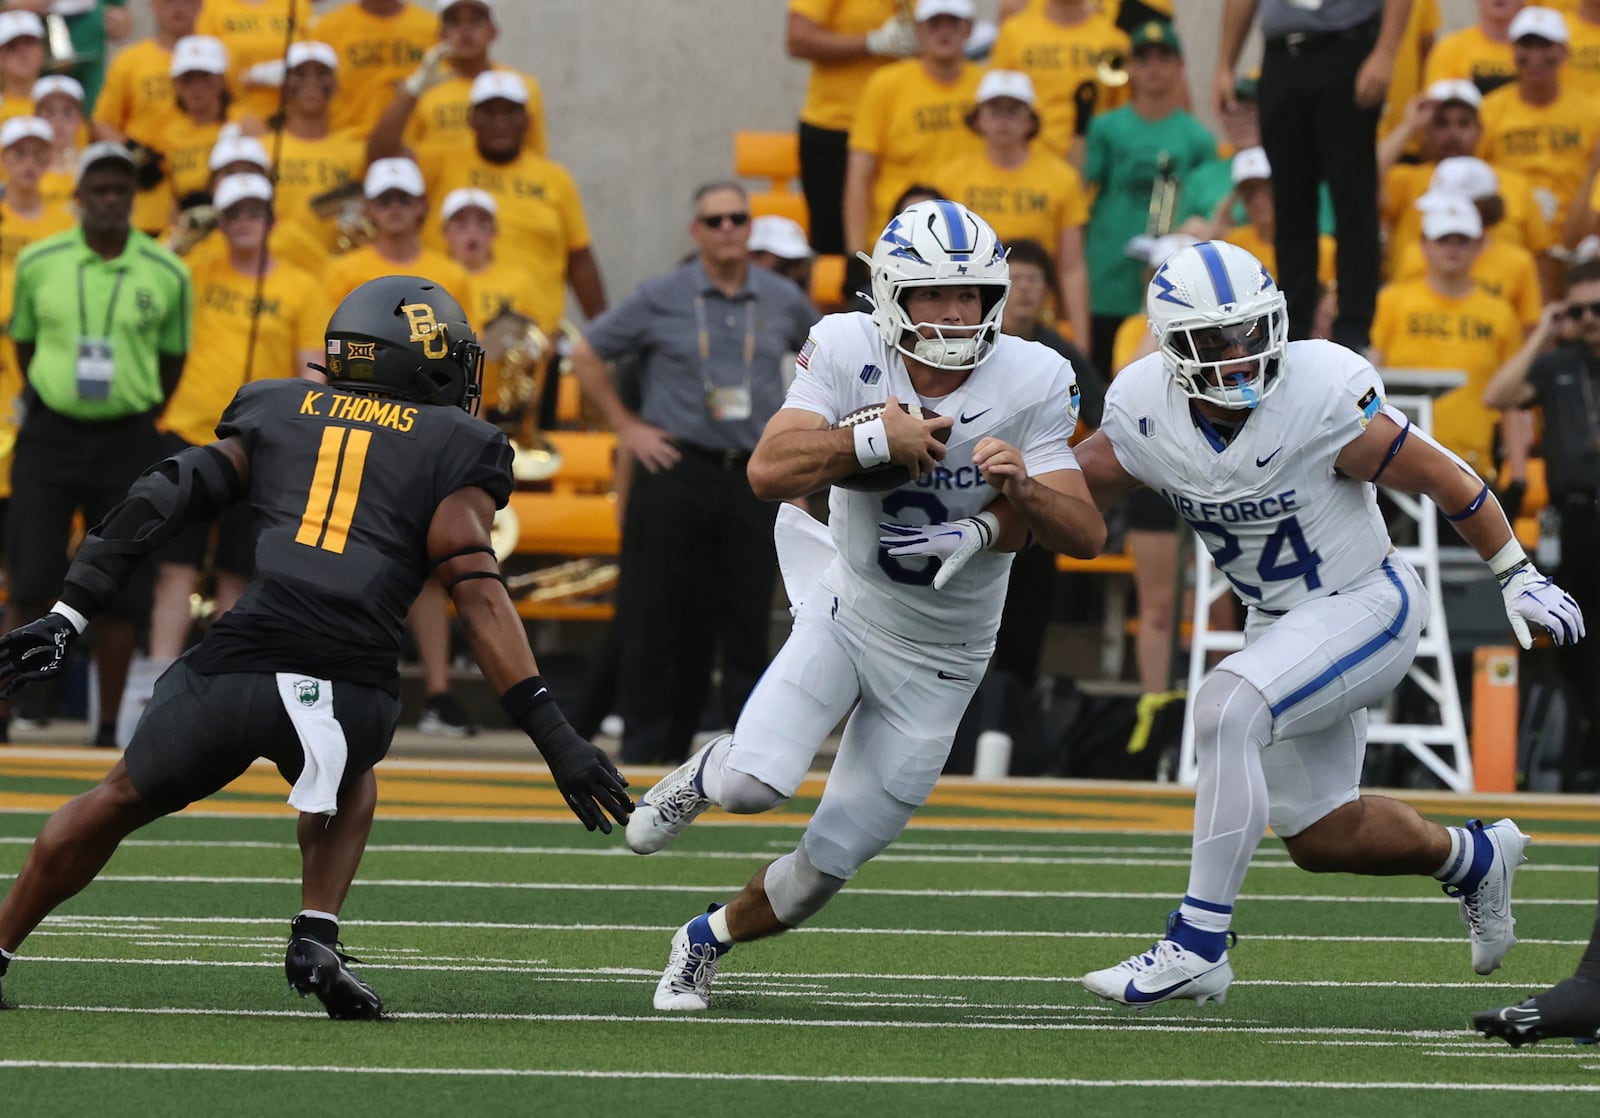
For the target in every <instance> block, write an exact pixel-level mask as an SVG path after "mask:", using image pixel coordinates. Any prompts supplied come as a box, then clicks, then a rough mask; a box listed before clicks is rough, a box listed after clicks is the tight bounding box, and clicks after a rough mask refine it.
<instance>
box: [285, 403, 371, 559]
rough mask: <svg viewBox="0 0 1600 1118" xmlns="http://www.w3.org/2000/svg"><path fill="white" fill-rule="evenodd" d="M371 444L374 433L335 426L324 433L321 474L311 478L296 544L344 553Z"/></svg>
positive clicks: (319, 467)
mask: <svg viewBox="0 0 1600 1118" xmlns="http://www.w3.org/2000/svg"><path fill="white" fill-rule="evenodd" d="M371 444H372V432H371V431H363V430H355V429H352V428H349V427H334V426H331V425H330V426H328V427H324V428H323V429H322V445H321V446H320V447H319V448H318V449H317V470H316V473H315V474H313V475H312V477H311V492H310V493H308V494H306V508H305V512H303V513H301V514H300V530H299V531H298V532H296V533H295V536H294V542H295V543H301V544H305V545H306V546H307V547H320V548H321V549H322V550H324V551H332V552H334V553H335V554H340V555H342V554H343V553H344V545H345V542H346V540H347V539H348V538H349V535H350V521H351V520H352V519H353V518H354V517H355V514H356V501H357V500H358V499H360V496H361V474H362V472H363V471H364V470H365V469H366V465H367V448H368V447H369V446H370V445H371Z"/></svg>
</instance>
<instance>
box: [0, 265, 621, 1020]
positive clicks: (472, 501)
mask: <svg viewBox="0 0 1600 1118" xmlns="http://www.w3.org/2000/svg"><path fill="white" fill-rule="evenodd" d="M482 362H483V352H482V350H481V349H479V348H478V345H477V341H476V339H475V337H474V335H473V333H472V330H471V328H470V327H469V326H468V324H467V320H466V315H465V313H464V312H463V311H462V309H461V307H460V305H459V304H458V303H457V302H456V301H455V300H454V299H452V298H451V297H450V296H449V295H448V294H447V293H446V292H445V291H444V290H443V289H442V288H439V287H437V286H435V285H434V284H432V283H431V282H429V281H427V280H423V279H419V278H417V277H415V276H387V277H384V278H382V279H377V280H373V281H372V282H371V283H368V284H365V285H363V286H362V287H359V288H357V289H356V290H355V291H353V292H352V293H351V294H350V295H349V296H348V297H347V298H346V299H345V300H344V302H342V303H341V304H340V305H339V307H338V309H337V310H336V311H335V312H334V314H333V318H332V319H331V320H330V321H329V323H328V330H327V366H326V368H325V369H324V370H323V371H324V372H325V373H326V374H327V378H328V380H327V384H325V385H324V384H320V383H314V382H311V381H308V380H266V381H256V382H254V383H251V384H247V385H245V386H244V387H243V388H242V389H240V390H239V394H238V395H237V396H235V397H234V400H233V402H232V403H231V404H230V405H229V406H228V410H227V412H226V413H225V414H224V415H223V417H222V422H221V423H220V424H218V426H217V434H218V436H219V441H217V442H214V443H212V444H210V445H209V446H204V447H192V448H190V449H188V450H185V451H183V452H181V453H179V454H177V455H174V456H173V457H171V458H168V459H166V460H165V461H163V462H160V463H158V464H157V465H156V466H154V467H152V468H151V469H150V470H149V471H147V472H146V473H145V474H144V475H143V476H142V477H141V478H140V479H139V480H138V481H137V482H135V483H134V485H133V487H132V488H131V489H130V490H129V491H128V496H127V498H126V499H125V500H124V501H123V502H122V504H120V505H118V506H117V507H116V508H115V509H113V510H112V511H111V512H110V513H109V514H108V515H107V516H106V518H105V520H103V521H102V522H101V523H100V524H98V525H97V526H96V527H95V528H94V529H93V530H92V531H91V532H90V534H89V535H88V536H87V537H86V538H85V540H84V542H83V544H82V546H81V547H80V548H79V549H78V554H77V557H76V559H74V561H73V563H72V567H71V569H70V570H69V571H68V572H67V577H66V585H65V587H64V588H63V590H62V592H61V600H60V601H59V602H58V603H56V606H55V608H54V609H53V610H51V612H50V613H48V614H47V615H46V616H45V617H43V618H42V619H40V620H38V621H35V622H33V623H32V624H30V625H26V626H23V627H22V628H19V629H17V630H15V631H14V632H11V633H9V634H7V635H6V636H4V637H0V697H3V696H6V695H10V694H11V693H12V692H13V691H15V690H16V689H17V688H18V687H20V686H21V685H23V684H24V683H27V682H29V681H32V680H37V679H46V678H49V677H50V676H53V675H55V674H57V673H58V672H59V671H60V668H61V662H62V660H63V658H64V656H65V654H66V650H67V648H68V646H69V645H70V644H71V643H72V642H73V641H74V640H75V639H76V638H77V637H78V635H79V634H80V633H82V632H83V630H84V628H85V626H86V625H87V624H88V619H89V618H90V617H92V616H93V615H94V614H95V613H96V612H97V611H98V610H99V609H100V607H101V606H102V605H103V604H105V603H106V602H108V601H110V600H111V598H112V596H113V595H114V593H115V591H116V589H117V588H118V586H120V585H121V583H122V582H123V581H124V580H125V579H126V578H127V577H128V576H129V575H130V574H131V573H132V572H133V570H134V568H135V567H137V566H138V564H139V562H140V561H141V560H142V559H143V558H144V557H145V556H146V555H148V554H149V553H150V552H152V551H154V550H155V549H156V548H157V547H159V546H160V545H161V544H162V543H163V542H165V541H166V540H168V539H170V538H171V537H172V536H174V535H176V534H177V533H178V532H179V531H181V530H182V529H183V528H184V527H186V526H188V525H189V524H191V523H195V522H198V521H202V520H205V519H208V518H210V517H213V516H215V515H216V514H217V513H219V512H220V511H222V510H223V509H224V508H226V507H228V506H229V505H230V504H232V503H233V502H235V501H239V500H248V501H249V502H250V504H251V506H252V508H253V509H254V511H255V514H256V517H257V520H258V522H259V523H260V525H261V530H260V537H259V540H258V543H257V547H256V575H255V579H254V581H253V582H252V583H251V584H250V587H249V589H248V590H247V591H246V592H245V594H244V596H243V597H242V598H241V599H240V601H239V604H238V605H237V606H235V607H234V608H233V609H232V610H230V611H229V612H228V613H227V614H225V615H223V616H222V617H221V618H220V619H218V621H217V622H216V623H215V624H214V625H213V626H212V627H211V630H210V631H209V632H208V633H207V634H206V637H205V639H204V640H203V641H202V642H201V643H200V644H199V645H198V646H197V647H196V648H194V649H192V650H191V651H190V652H189V653H188V654H187V655H186V656H184V657H183V658H182V659H180V660H179V661H178V662H177V663H176V664H174V665H173V666H172V668H171V669H169V670H168V671H167V672H166V673H165V674H164V675H163V676H162V677H161V679H160V680H159V681H158V682H157V684H156V688H155V694H154V696H153V697H152V698H151V701H150V705H149V706H148V708H147V709H146V711H145V714H144V717H143V719H141V721H140V723H139V726H138V729H137V730H136V731H135V732H134V737H133V741H132V742H131V743H130V744H129V746H128V750H127V752H126V753H125V754H124V755H123V757H122V759H121V760H119V761H118V762H117V764H116V766H115V767H114V768H113V769H112V770H111V772H110V774H109V775H108V776H107V777H106V778H105V780H104V781H102V782H101V783H100V784H99V785H98V786H97V787H95V788H94V789H93V790H91V791H89V792H86V793H84V794H83V795H81V796H79V797H77V798H76V799H74V800H72V801H71V802H70V803H68V804H66V805H65V806H64V807H62V808H61V809H60V810H59V811H57V812H56V813H55V814H54V815H52V816H51V817H50V819H49V821H48V822H47V823H46V824H45V826H44V829H43V831H41V832H40V835H39V837H38V839H37V840H36V841H35V842H34V844H33V848H32V850H31V851H30V852H29V854H28V859H27V862H26V863H25V864H24V865H23V867H22V871H21V873H19V874H18V875H17V880H16V882H15V884H14V885H13V886H12V889H11V891H10V893H8V894H7V895H6V897H5V899H4V901H3V902H0V975H4V974H5V971H6V965H7V964H8V963H9V962H10V960H11V957H12V954H13V953H14V952H15V951H16V950H17V948H18V947H19V946H20V945H21V943H22V941H23V939H24V938H25V937H26V936H27V935H28V934H29V933H30V932H32V931H33V929H34V928H35V927H36V926H37V925H38V924H39V922H40V921H41V920H43V919H44V918H45V916H46V915H48V914H49V913H50V912H51V911H52V910H53V909H55V907H56V906H57V905H59V904H60V903H61V902H63V901H65V900H66V899H67V898H69V897H71V896H73V895H74V894H76V893H77V892H78V891H79V890H81V889H82V888H83V887H84V886H86V885H88V884H89V882H90V881H92V880H93V879H94V877H95V875H96V874H98V873H99V872H100V870H101V868H102V867H103V866H104V865H105V863H106V862H107V860H108V859H109V858H110V857H111V855H112V853H113V852H114V851H115V850H116V848H117V844H118V843H119V842H121V841H122V839H123V838H125V837H126V836H127V835H128V834H129V833H131V832H132V831H134V830H135V829H137V828H138V827H141V826H143V825H144V824H146V823H149V822H151V821H152V820H154V819H158V818H160V817H161V816H163V815H167V814H169V813H171V812H173V811H176V810H178V809H180V808H182V807H184V806H185V805H187V804H189V803H192V802H194V801H195V800H199V799H203V798H205V797H207V796H209V795H211V794H212V793H214V792H216V791H217V790H218V789H220V788H222V787H223V786H225V785H226V784H228V783H229V782H230V781H232V780H233V779H234V778H235V777H237V776H238V775H240V774H241V773H242V772H243V771H244V770H245V769H246V767H248V766H249V764H250V763H251V762H252V761H254V760H255V759H256V758H257V757H266V758H270V759H271V760H272V761H274V762H275V763H276V764H277V766H278V770H279V771H280V772H281V773H282V774H283V776H284V778H285V779H286V780H288V781H290V782H292V783H293V784H294V788H293V790H292V792H291V794H290V797H289V802H290V804H291V805H292V806H294V807H297V808H299V809H300V811H301V815H300V822H299V838H300V850H301V855H302V905H303V910H302V912H301V914H300V915H299V916H298V917H296V918H295V920H294V921H293V924H292V925H291V929H290V940H289V949H288V954H287V958H286V960H285V969H286V971H287V973H288V977H289V981H290V983H291V984H292V985H293V987H294V988H295V989H296V990H298V991H299V992H300V994H301V995H302V996H305V995H308V994H316V995H317V997H318V998H319V999H321V1001H322V1003H323V1005H324V1006H325V1007H326V1008H327V1011H328V1015H329V1016H331V1017H337V1018H374V1017H378V1016H381V1014H382V1011H383V1001H382V999H381V998H379V997H378V995H377V993H376V992H375V991H373V990H372V988H371V987H370V986H368V985H367V984H366V983H365V982H363V981H362V980H361V979H360V978H359V977H357V976H356V974H355V973H354V972H352V971H351V970H350V969H349V967H348V966H347V965H346V961H347V957H346V956H344V955H342V954H341V953H340V952H339V951H338V949H337V944H338V930H339V925H338V913H339V908H340V906H341V905H342V904H343V903H344V899H345V894H346V893H347V892H348V891H349V888H350V883H351V881H352V879H353V878H354V877H355V872H356V866H357V865H358V864H359V863H360V860H361V855H362V852H363V851H364V850H365V847H366V841H367V834H368V832H369V830H370V829H371V825H372V814H373V808H374V806H375V805H376V803H377V782H376V780H375V779H374V777H373V774H372V767H373V766H374V765H375V764H377V763H378V761H380V760H382V758H383V756H384V754H385V753H386V752H387V751H388V749H389V743H390V739H391V737H392V736H393V733H394V728H395V721H396V719H397V718H398V716H399V713H400V704H399V699H398V691H399V687H398V676H397V672H396V657H397V655H398V653H399V649H400V635H401V626H402V623H403V621H404V619H405V615H406V611H407V609H409V608H410V606H411V602H412V599H414V598H415V597H416V596H417V592H418V591H419V590H420V589H421V588H422V584H423V582H424V580H426V579H427V578H428V577H429V575H430V574H434V573H437V575H438V577H439V579H440V581H441V582H442V583H443V584H444V585H445V587H446V588H447V589H448V590H449V592H450V595H451V597H452V598H453V599H454V601H455V605H456V609H457V612H458V613H459V615H460V617H461V620H462V622H463V624H464V626H465V628H466V631H467V635H468V638H469V640H470V641H471V644H472V650H473V653H474V655H475V656H476V657H477V660H478V663H479V665H480V666H481V667H482V669H483V673H484V676H485V678H486V679H487V680H488V682H489V683H490V684H491V685H492V686H493V687H494V688H495V690H496V691H497V692H499V694H500V695H501V702H502V705H503V706H504V707H505V709H506V713H507V715H508V716H509V717H510V718H511V720H512V721H513V722H514V723H516V724H517V725H518V726H520V727H521V728H522V729H523V730H525V731H526V732H527V734H528V736H529V737H530V738H532V739H533V742H534V744H535V745H536V746H538V748H539V751H540V752H541V753H542V754H543V755H544V758H545V760H546V762H547V763H548V764H549V765H550V770H551V772H552V773H553V774H554V776H555V780H556V785H557V786H558V787H559V788H560V790H561V792H562V794H563V796H564V797H565V798H566V801H567V803H568V805H569V806H571V808H572V810H573V812H574V813H576V814H577V816H578V818H579V819H581V820H582V821H583V823H584V825H585V826H586V827H588V828H589V829H590V830H594V829H595V828H597V827H598V828H599V829H600V830H602V831H605V832H607V833H609V832H610V830H611V824H610V822H609V821H608V820H607V818H606V814H607V813H609V814H610V815H611V817H612V818H614V819H616V820H617V821H618V822H626V820H627V817H628V813H629V812H630V811H631V810H632V809H633V804H632V801H631V800H630V799H629V797H628V794H627V792H626V791H625V790H624V789H625V788H626V785H627V781H625V780H623V779H622V777H621V776H620V775H618V773H617V771H616V769H614V768H613V767H612V765H611V762H610V761H609V760H608V759H607V758H606V755H605V754H604V753H603V752H602V751H601V750H599V749H598V748H596V747H595V746H594V745H591V744H590V743H589V742H587V741H585V740H584V739H583V738H582V737H580V736H579V735H578V733H577V732H576V731H575V730H573V728H572V727H571V726H570V725H569V724H568V723H567V720H566V718H565V717H564V716H563V715H562V713H561V710H560V708H559V707H557V706H556V704H555V702H554V701H553V700H552V697H551V694H550V688H549V687H548V686H547V685H546V684H545V681H544V679H543V677H541V676H540V675H539V674H538V670H539V669H538V665H537V664H536V663H535V662H534V658H533V653H532V651H531V650H530V649H529V647H528V641H527V635H526V633H525V631H524V630H523V627H522V622H521V620H520V619H519V618H518V616H517V613H516V610H515V608H514V607H513V606H512V604H511V599H510V597H509V596H508V595H507V594H506V590H505V586H504V584H503V583H502V582H501V581H500V574H499V568H498V566H497V565H496V563H495V560H494V555H493V552H492V551H491V549H490V547H489V523H490V520H491V519H492V518H493V516H494V510H495V509H496V508H497V507H498V506H502V505H504V504H505V503H506V500H507V499H508V497H509V495H510V493H511V486H512V481H511V471H510V467H511V450H510V446H509V445H508V444H507V442H506V438H505V436H504V435H503V434H501V433H500V432H499V431H498V430H496V429H495V428H494V427H492V426H490V425H489V424H487V423H485V422H482V421H481V420H478V419H475V418H473V416H472V415H471V411H472V409H473V407H474V405H475V403H476V401H477V396H478V380H479V373H480V371H481V367H482ZM0 1005H4V1003H3V1002H0Z"/></svg>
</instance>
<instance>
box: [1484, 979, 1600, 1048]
mask: <svg viewBox="0 0 1600 1118" xmlns="http://www.w3.org/2000/svg"><path fill="white" fill-rule="evenodd" d="M1472 1027H1473V1028H1474V1029H1477V1030H1478V1031H1479V1032H1480V1033H1482V1034H1483V1035H1484V1036H1488V1037H1499V1038H1500V1039H1501V1040H1503V1041H1505V1042H1506V1043H1507V1044H1509V1045H1511V1047H1513V1048H1521V1047H1522V1046H1523V1045H1524V1044H1536V1043H1538V1042H1539V1041H1541V1040H1572V1041H1575V1042H1576V1043H1578V1044H1594V1043H1596V1042H1600V982H1596V981H1593V980H1591V979H1584V978H1567V979H1563V980H1562V981H1560V982H1558V983H1556V984H1555V985H1554V986H1552V987H1551V988H1550V989H1548V990H1546V991H1545V992H1544V993H1542V994H1535V995H1533V996H1532V997H1530V998H1525V999H1523V1000H1522V1001H1521V1002H1520V1003H1518V1004H1517V1005H1508V1006H1502V1007H1501V1008H1499V1009H1486V1010H1484V1011H1483V1012H1482V1013H1479V1014H1477V1015H1475V1016H1474V1017H1473V1018H1472Z"/></svg>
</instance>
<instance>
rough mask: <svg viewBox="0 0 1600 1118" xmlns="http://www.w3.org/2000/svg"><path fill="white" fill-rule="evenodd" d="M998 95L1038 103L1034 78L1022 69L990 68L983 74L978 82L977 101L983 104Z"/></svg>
mask: <svg viewBox="0 0 1600 1118" xmlns="http://www.w3.org/2000/svg"><path fill="white" fill-rule="evenodd" d="M997 97H1009V98H1011V99H1012V100H1013V101H1021V102H1022V103H1023V104H1024V105H1028V106H1033V105H1036V104H1038V99H1037V98H1035V97H1034V95H1033V79H1032V78H1030V77H1028V75H1027V74H1024V73H1023V72H1022V71H1021V70H990V71H989V72H988V73H987V74H985V75H983V80H982V81H980V82H979V83H978V97H977V103H978V104H980V105H981V104H983V103H984V102H985V101H993V100H994V99H995V98H997Z"/></svg>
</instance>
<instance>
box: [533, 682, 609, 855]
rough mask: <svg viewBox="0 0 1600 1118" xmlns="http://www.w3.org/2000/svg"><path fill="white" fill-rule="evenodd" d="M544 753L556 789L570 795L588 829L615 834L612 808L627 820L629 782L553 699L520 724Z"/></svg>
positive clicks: (571, 804)
mask: <svg viewBox="0 0 1600 1118" xmlns="http://www.w3.org/2000/svg"><path fill="white" fill-rule="evenodd" d="M517 724H518V725H519V726H521V727H522V729H523V732H525V733H526V734H527V735H528V736H529V737H530V738H532V739H533V744H534V745H536V746H537V747H538V749H539V752H540V753H542V754H543V755H544V760H545V764H547V765H549V766H550V775H551V776H553V777H555V778H556V787H557V788H559V789H561V794H562V796H564V797H565V798H566V801H567V806H568V807H570V808H571V809H572V814H574V815H576V816H577V817H578V818H579V819H581V820H582V821H583V825H584V826H585V827H587V828H588V829H589V830H591V831H592V830H594V829H595V828H596V827H598V828H600V831H601V832H602V833H603V834H608V835H609V834H610V833H611V820H609V819H607V818H606V814H605V813H606V812H610V813H611V816H612V818H613V819H615V820H616V821H617V822H618V823H627V821H628V815H629V814H630V813H631V812H632V811H633V800H632V798H631V797H630V796H629V795H628V793H627V792H626V791H624V789H626V788H627V787H628V781H627V779H626V778H625V777H623V776H622V774H621V773H619V772H617V770H616V768H615V766H613V765H612V764H611V759H610V758H609V757H607V756H606V754H605V750H603V749H601V748H600V747H599V746H597V745H594V744H593V743H591V742H589V741H588V740H586V739H585V738H584V737H583V736H582V735H581V734H579V733H578V731H576V730H574V729H573V728H572V724H571V723H570V722H568V721H567V716H566V715H564V714H562V713H561V708H560V707H558V706H556V704H555V703H553V702H547V703H544V704H542V705H540V706H537V707H535V708H534V709H532V710H530V711H528V712H527V713H526V714H525V715H523V716H522V718H520V719H519V720H518V722H517Z"/></svg>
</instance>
